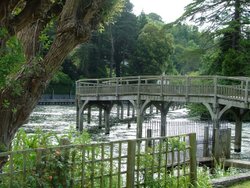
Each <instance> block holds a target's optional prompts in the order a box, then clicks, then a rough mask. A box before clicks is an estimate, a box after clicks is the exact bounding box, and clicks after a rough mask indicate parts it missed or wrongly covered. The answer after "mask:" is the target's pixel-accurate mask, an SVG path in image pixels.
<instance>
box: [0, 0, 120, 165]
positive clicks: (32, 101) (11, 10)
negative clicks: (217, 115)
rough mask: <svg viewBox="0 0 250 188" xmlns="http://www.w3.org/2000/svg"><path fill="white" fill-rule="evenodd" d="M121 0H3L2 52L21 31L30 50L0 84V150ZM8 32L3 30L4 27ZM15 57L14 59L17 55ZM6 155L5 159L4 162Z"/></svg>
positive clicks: (0, 11)
mask: <svg viewBox="0 0 250 188" xmlns="http://www.w3.org/2000/svg"><path fill="white" fill-rule="evenodd" d="M121 6H122V0H109V1H107V0H89V1H85V0H53V1H52V0H31V1H30V0H13V1H9V0H1V1H0V27H1V30H2V31H4V34H3V35H2V36H1V39H0V46H1V52H0V54H1V57H2V56H4V55H5V54H6V53H7V52H6V51H5V49H6V48H7V47H6V46H7V45H8V43H9V40H10V39H11V38H10V37H12V36H17V37H18V39H19V40H20V42H21V44H22V47H23V52H24V55H25V60H24V64H23V65H22V66H20V68H19V69H18V70H15V71H13V72H9V74H8V76H7V77H6V79H5V80H4V81H3V82H2V83H3V84H2V85H1V86H0V152H2V151H6V150H9V149H10V144H11V140H12V139H13V137H14V135H15V133H16V131H17V130H18V128H19V127H21V126H22V125H23V123H25V122H26V121H27V119H28V117H29V115H30V113H31V112H32V110H33V108H34V107H35V106H36V104H37V101H38V99H39V97H40V96H41V93H42V92H43V90H44V89H45V87H46V85H47V84H48V83H49V81H50V80H51V78H52V77H53V75H54V73H55V72H56V71H57V70H58V68H59V67H60V65H61V63H62V61H63V59H64V58H65V57H66V56H67V54H68V53H69V52H70V51H71V50H72V49H73V48H74V47H75V46H76V45H78V44H80V43H83V42H86V41H87V40H88V39H89V38H90V36H91V32H92V31H93V30H95V29H97V28H98V26H99V24H100V23H104V22H105V21H107V19H108V18H110V17H111V16H113V15H114V14H116V13H117V12H118V10H120V9H121ZM51 21H55V22H56V26H55V34H54V36H53V41H52V42H51V45H50V46H49V48H48V51H47V52H46V53H44V54H42V53H39V52H40V50H39V48H40V36H41V34H42V32H43V30H44V29H45V28H46V26H47V25H48V24H49V23H50V22H51ZM2 33H3V32H2ZM14 61H15V59H14ZM3 163H4V159H1V160H0V168H1V165H2V164H3Z"/></svg>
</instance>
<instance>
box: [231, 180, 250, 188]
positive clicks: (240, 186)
mask: <svg viewBox="0 0 250 188" xmlns="http://www.w3.org/2000/svg"><path fill="white" fill-rule="evenodd" d="M249 187H250V181H246V182H242V183H240V184H238V185H234V186H230V187H229V188H249Z"/></svg>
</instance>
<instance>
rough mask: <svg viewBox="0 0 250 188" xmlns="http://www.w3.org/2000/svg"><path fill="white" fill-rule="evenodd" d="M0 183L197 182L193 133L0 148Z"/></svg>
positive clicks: (136, 184)
mask: <svg viewBox="0 0 250 188" xmlns="http://www.w3.org/2000/svg"><path fill="white" fill-rule="evenodd" d="M0 157H8V162H7V164H6V165H5V166H4V168H3V169H2V172H1V173H0V187H11V188H12V187H91V188H97V187H100V188H103V187H109V188H112V187H127V188H132V187H143V186H144V187H146V186H149V187H150V185H151V183H153V184H154V185H156V184H157V183H161V185H164V186H165V187H169V186H170V187H174V186H176V187H181V185H183V183H186V184H189V185H190V184H192V185H195V184H196V180H197V172H196V135H195V133H192V134H186V135H180V136H175V137H160V138H151V139H136V140H125V141H115V142H109V143H95V144H85V145H63V146H58V147H53V148H46V149H45V148H44V149H43V148H39V149H30V150H24V151H13V152H6V153H0Z"/></svg>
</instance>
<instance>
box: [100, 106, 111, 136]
mask: <svg viewBox="0 0 250 188" xmlns="http://www.w3.org/2000/svg"><path fill="white" fill-rule="evenodd" d="M102 106H103V109H104V124H105V134H109V132H110V124H109V118H110V112H111V109H112V107H113V104H112V102H105V103H103V104H102Z"/></svg>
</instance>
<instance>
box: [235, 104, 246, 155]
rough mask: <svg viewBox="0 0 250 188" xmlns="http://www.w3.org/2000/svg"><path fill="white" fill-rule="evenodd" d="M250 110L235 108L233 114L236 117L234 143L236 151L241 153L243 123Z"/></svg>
mask: <svg viewBox="0 0 250 188" xmlns="http://www.w3.org/2000/svg"><path fill="white" fill-rule="evenodd" d="M248 111H249V110H245V109H236V108H233V109H232V110H231V112H232V113H233V115H234V117H235V141H234V151H235V152H241V142H242V121H243V118H244V116H245V114H246V113H247V112H248Z"/></svg>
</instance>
